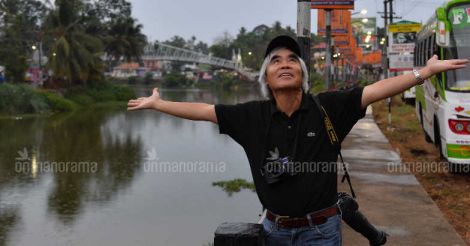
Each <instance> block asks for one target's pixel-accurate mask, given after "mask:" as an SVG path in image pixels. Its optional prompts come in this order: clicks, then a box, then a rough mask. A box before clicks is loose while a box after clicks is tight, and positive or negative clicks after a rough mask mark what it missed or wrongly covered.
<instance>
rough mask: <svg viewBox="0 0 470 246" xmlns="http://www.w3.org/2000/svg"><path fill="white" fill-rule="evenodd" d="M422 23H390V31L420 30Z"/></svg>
mask: <svg viewBox="0 0 470 246" xmlns="http://www.w3.org/2000/svg"><path fill="white" fill-rule="evenodd" d="M419 30H421V24H390V25H388V32H419Z"/></svg>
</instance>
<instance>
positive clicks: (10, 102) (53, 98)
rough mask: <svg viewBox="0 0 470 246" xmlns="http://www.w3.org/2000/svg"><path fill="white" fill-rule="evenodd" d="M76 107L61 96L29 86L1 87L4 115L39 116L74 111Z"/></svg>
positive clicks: (0, 95)
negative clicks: (40, 114) (39, 114)
mask: <svg viewBox="0 0 470 246" xmlns="http://www.w3.org/2000/svg"><path fill="white" fill-rule="evenodd" d="M75 108H76V105H75V104H74V103H73V102H71V101H70V100H67V99H65V98H62V97H61V96H59V95H57V94H55V93H53V92H50V91H45V90H38V89H35V88H33V87H31V86H28V85H12V84H2V85H0V112H1V113H4V114H13V115H14V114H38V113H47V112H65V111H72V110H74V109H75Z"/></svg>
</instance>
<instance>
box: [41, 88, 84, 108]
mask: <svg viewBox="0 0 470 246" xmlns="http://www.w3.org/2000/svg"><path fill="white" fill-rule="evenodd" d="M40 94H41V95H42V96H43V97H44V98H45V101H46V103H47V104H48V105H49V106H50V107H51V108H52V109H53V110H52V111H54V112H70V111H74V110H76V109H77V105H76V104H75V103H74V102H72V101H71V100H68V99H66V98H63V97H62V96H60V95H57V94H56V93H54V92H51V91H40Z"/></svg>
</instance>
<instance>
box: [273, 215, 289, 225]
mask: <svg viewBox="0 0 470 246" xmlns="http://www.w3.org/2000/svg"><path fill="white" fill-rule="evenodd" d="M289 218H290V217H289V216H282V215H278V216H276V219H275V220H274V224H276V226H277V225H279V222H280V220H282V219H289Z"/></svg>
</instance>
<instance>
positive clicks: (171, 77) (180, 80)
mask: <svg viewBox="0 0 470 246" xmlns="http://www.w3.org/2000/svg"><path fill="white" fill-rule="evenodd" d="M192 84H193V81H192V80H190V79H187V78H186V77H185V76H184V75H182V74H180V73H175V72H171V73H169V74H167V75H166V76H165V78H164V79H163V83H162V85H163V87H167V88H175V87H183V88H186V87H189V86H191V85H192Z"/></svg>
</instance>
